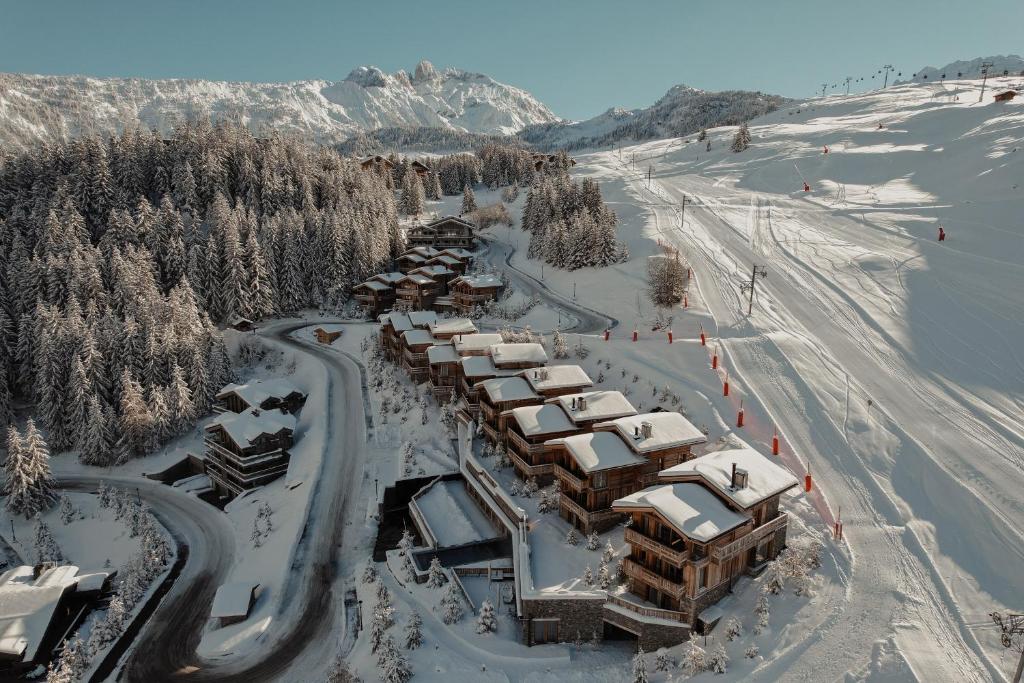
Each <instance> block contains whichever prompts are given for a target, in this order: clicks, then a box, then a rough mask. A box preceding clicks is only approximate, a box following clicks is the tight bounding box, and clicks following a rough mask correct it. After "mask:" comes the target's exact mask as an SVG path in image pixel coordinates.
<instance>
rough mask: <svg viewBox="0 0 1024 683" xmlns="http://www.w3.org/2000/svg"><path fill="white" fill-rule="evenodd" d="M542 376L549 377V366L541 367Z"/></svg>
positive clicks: (543, 377) (542, 377)
mask: <svg viewBox="0 0 1024 683" xmlns="http://www.w3.org/2000/svg"><path fill="white" fill-rule="evenodd" d="M540 378H541V379H547V378H548V369H547V368H541V369H540Z"/></svg>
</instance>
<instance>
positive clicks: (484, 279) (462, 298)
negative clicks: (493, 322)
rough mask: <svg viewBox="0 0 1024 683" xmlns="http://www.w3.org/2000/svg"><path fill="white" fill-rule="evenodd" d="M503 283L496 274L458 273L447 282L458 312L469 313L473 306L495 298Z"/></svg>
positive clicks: (503, 285) (499, 293) (503, 286)
mask: <svg viewBox="0 0 1024 683" xmlns="http://www.w3.org/2000/svg"><path fill="white" fill-rule="evenodd" d="M504 288H505V284H504V283H503V282H502V280H501V278H500V277H498V276H497V275H493V274H491V275H460V276H459V277H457V278H455V279H453V280H452V281H450V282H449V283H448V292H449V293H450V295H451V298H452V305H453V307H454V308H455V310H457V311H459V312H460V313H464V314H465V313H469V312H471V311H472V310H473V308H474V307H475V306H478V305H481V304H484V303H486V302H488V301H491V300H493V299H497V298H498V297H499V296H500V295H501V292H502V290H503V289H504Z"/></svg>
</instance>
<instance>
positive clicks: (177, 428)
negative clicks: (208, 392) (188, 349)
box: [166, 362, 196, 435]
mask: <svg viewBox="0 0 1024 683" xmlns="http://www.w3.org/2000/svg"><path fill="white" fill-rule="evenodd" d="M166 399H167V413H168V421H169V427H170V433H171V434H174V435H177V434H184V433H185V432H186V431H188V429H189V428H190V427H191V426H192V424H193V422H195V419H196V410H195V404H194V403H193V402H192V390H191V389H189V386H188V383H187V382H186V381H185V373H184V371H183V370H182V369H181V366H180V365H178V363H177V362H174V363H173V364H172V365H171V382H170V384H169V385H168V386H167V392H166Z"/></svg>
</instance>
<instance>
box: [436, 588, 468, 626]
mask: <svg viewBox="0 0 1024 683" xmlns="http://www.w3.org/2000/svg"><path fill="white" fill-rule="evenodd" d="M439 607H440V609H441V620H442V621H443V622H444V623H446V624H448V625H451V624H454V623H455V622H457V621H459V620H460V619H462V615H463V614H464V610H463V607H462V598H461V597H459V594H458V591H457V589H456V587H455V584H454V583H449V584H448V588H446V589H445V591H444V594H443V595H442V596H441V602H440V605H439Z"/></svg>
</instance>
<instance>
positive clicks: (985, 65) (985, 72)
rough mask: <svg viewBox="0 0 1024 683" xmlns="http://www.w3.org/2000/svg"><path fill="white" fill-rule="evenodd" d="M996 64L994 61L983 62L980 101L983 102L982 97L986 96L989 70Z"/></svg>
mask: <svg viewBox="0 0 1024 683" xmlns="http://www.w3.org/2000/svg"><path fill="white" fill-rule="evenodd" d="M993 66H995V65H994V64H992V62H982V63H981V94H980V95H978V101H979V102H981V100H982V98H984V97H985V83H986V82H988V70H989V69H991V68H992V67H993Z"/></svg>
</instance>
